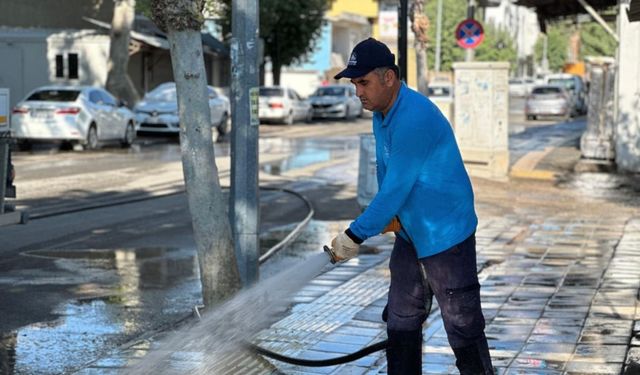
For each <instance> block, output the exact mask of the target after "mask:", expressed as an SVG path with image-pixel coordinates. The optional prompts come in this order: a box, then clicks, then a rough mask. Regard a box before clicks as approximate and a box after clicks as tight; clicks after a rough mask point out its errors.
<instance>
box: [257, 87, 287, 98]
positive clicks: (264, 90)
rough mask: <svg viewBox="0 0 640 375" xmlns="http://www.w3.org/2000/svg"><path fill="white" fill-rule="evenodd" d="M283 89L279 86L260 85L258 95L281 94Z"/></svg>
mask: <svg viewBox="0 0 640 375" xmlns="http://www.w3.org/2000/svg"><path fill="white" fill-rule="evenodd" d="M283 95H284V91H283V90H282V88H280V87H260V96H283Z"/></svg>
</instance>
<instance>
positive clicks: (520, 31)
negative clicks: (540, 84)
mask: <svg viewBox="0 0 640 375" xmlns="http://www.w3.org/2000/svg"><path fill="white" fill-rule="evenodd" d="M485 22H486V23H488V24H493V25H496V26H498V27H499V28H502V29H504V30H508V31H509V33H510V34H511V36H512V37H513V40H514V42H515V43H516V48H517V53H518V59H524V58H526V57H527V56H530V55H533V47H534V46H535V44H536V40H538V35H540V26H539V24H538V16H537V15H536V13H535V11H533V10H532V9H529V8H527V7H523V6H518V5H515V4H512V3H511V2H510V1H509V0H502V2H501V4H500V6H498V7H489V8H486V14H485Z"/></svg>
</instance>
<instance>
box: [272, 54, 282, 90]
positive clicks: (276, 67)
mask: <svg viewBox="0 0 640 375" xmlns="http://www.w3.org/2000/svg"><path fill="white" fill-rule="evenodd" d="M281 71H282V65H280V62H279V61H277V60H271V74H273V85H274V86H279V85H280V72H281Z"/></svg>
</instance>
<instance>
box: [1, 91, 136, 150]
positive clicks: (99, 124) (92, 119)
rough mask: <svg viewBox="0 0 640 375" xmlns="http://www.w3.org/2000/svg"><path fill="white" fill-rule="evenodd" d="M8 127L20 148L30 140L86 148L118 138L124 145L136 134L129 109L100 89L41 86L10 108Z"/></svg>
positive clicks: (95, 146) (26, 145)
mask: <svg viewBox="0 0 640 375" xmlns="http://www.w3.org/2000/svg"><path fill="white" fill-rule="evenodd" d="M11 130H12V132H13V136H14V137H15V138H16V139H17V140H18V146H19V148H20V149H22V150H24V149H29V148H30V147H31V143H32V142H33V141H62V142H67V143H71V144H78V145H82V146H83V147H84V148H86V149H95V148H97V147H98V146H99V143H100V142H102V141H120V142H121V144H122V145H123V146H127V147H128V146H130V145H131V144H132V143H133V141H134V139H135V136H136V122H135V116H134V114H133V112H131V111H130V110H129V109H128V108H127V107H125V106H124V103H123V102H120V103H118V101H117V100H116V98H114V97H113V96H112V95H111V94H109V93H108V92H107V91H106V90H104V89H102V88H99V87H92V86H44V87H40V88H37V89H35V90H33V91H31V92H30V93H29V94H28V95H27V96H26V97H25V98H24V99H23V100H22V101H20V102H19V103H18V104H17V105H16V106H15V107H14V108H13V111H12V116H11Z"/></svg>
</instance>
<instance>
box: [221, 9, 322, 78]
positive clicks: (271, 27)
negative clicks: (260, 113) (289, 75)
mask: <svg viewBox="0 0 640 375" xmlns="http://www.w3.org/2000/svg"><path fill="white" fill-rule="evenodd" d="M329 5H330V0H260V37H261V38H262V39H263V40H264V55H265V57H269V59H270V60H271V63H272V65H273V71H274V80H276V81H277V79H278V77H279V72H280V68H281V67H282V66H286V65H291V64H294V63H301V62H304V61H305V60H306V59H307V57H308V56H309V54H310V53H311V52H313V51H314V49H315V41H316V40H317V39H318V38H319V37H320V35H321V32H322V29H321V26H322V24H323V22H324V13H325V11H327V10H328V8H329ZM220 16H221V23H222V30H223V34H224V35H225V39H228V37H229V36H230V34H231V0H222V4H221V10H220Z"/></svg>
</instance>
